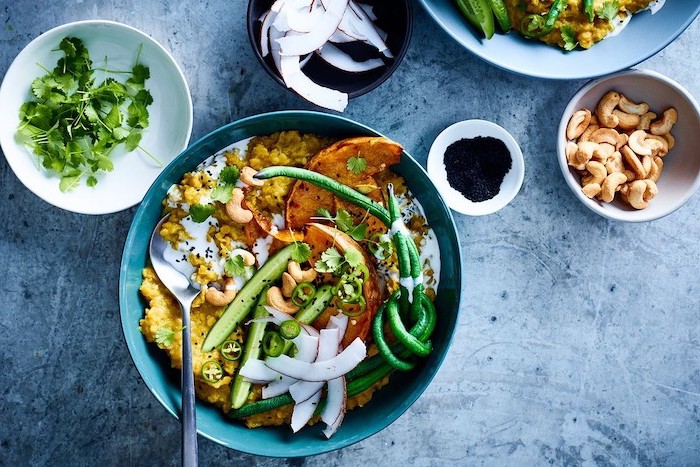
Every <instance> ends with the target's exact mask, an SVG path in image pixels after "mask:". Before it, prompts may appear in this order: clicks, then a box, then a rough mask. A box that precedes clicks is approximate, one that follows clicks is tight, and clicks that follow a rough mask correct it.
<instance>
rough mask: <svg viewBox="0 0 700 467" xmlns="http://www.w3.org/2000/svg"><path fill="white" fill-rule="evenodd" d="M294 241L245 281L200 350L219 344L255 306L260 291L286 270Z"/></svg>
mask: <svg viewBox="0 0 700 467" xmlns="http://www.w3.org/2000/svg"><path fill="white" fill-rule="evenodd" d="M294 248H295V245H294V243H292V244H290V245H287V246H286V247H284V248H282V249H281V250H280V251H278V252H277V253H275V254H274V255H273V256H272V257H271V258H270V259H268V260H267V262H266V263H265V264H263V266H262V267H261V268H260V269H258V271H257V272H256V273H255V275H253V277H251V278H250V280H249V281H248V282H246V283H245V285H244V286H243V288H242V289H241V290H240V291H239V292H238V295H236V298H234V299H233V301H232V302H231V303H229V304H228V305H227V306H226V309H225V310H224V313H223V314H222V315H221V317H220V318H219V320H218V321H217V322H216V323H214V326H213V327H212V328H211V330H210V331H209V334H208V335H207V338H206V339H205V340H204V344H203V345H202V350H203V351H204V352H209V351H211V350H212V349H213V348H215V347H217V346H219V345H221V343H222V342H224V341H225V340H226V339H227V338H228V336H230V335H231V333H232V332H233V331H234V330H235V329H236V326H238V324H239V323H240V322H241V321H243V319H245V317H246V316H248V314H249V313H250V311H251V310H252V309H253V307H254V306H255V303H256V302H257V300H258V296H259V295H260V293H261V291H262V290H263V289H264V288H265V287H267V286H269V285H270V284H271V283H272V282H275V281H276V280H278V279H279V278H280V277H281V276H282V273H283V272H284V271H286V270H287V263H288V262H289V260H290V259H291V257H292V251H294Z"/></svg>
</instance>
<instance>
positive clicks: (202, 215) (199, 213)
mask: <svg viewBox="0 0 700 467" xmlns="http://www.w3.org/2000/svg"><path fill="white" fill-rule="evenodd" d="M214 211H216V208H215V207H214V205H213V204H193V205H192V206H190V217H192V220H193V221H194V222H196V223H198V224H200V223H202V222H204V221H205V220H207V219H208V218H209V216H211V215H212V214H214Z"/></svg>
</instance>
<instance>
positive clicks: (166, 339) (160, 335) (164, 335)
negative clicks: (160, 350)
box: [156, 326, 185, 347]
mask: <svg viewBox="0 0 700 467" xmlns="http://www.w3.org/2000/svg"><path fill="white" fill-rule="evenodd" d="M183 329H185V328H184V327H183V328H180V329H178V330H177V331H173V330H172V329H170V328H169V327H167V326H163V327H161V328H159V329H158V330H157V331H156V343H157V344H158V345H162V346H163V347H170V346H171V345H173V341H174V340H175V334H177V333H178V332H180V331H182V330H183Z"/></svg>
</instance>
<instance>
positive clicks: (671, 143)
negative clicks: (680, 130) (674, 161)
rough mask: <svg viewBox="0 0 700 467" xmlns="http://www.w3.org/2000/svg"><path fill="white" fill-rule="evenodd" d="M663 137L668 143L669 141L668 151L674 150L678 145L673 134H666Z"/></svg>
mask: <svg viewBox="0 0 700 467" xmlns="http://www.w3.org/2000/svg"><path fill="white" fill-rule="evenodd" d="M662 136H663V137H664V138H665V139H666V141H668V150H669V151H670V150H671V149H673V146H675V145H676V138H674V137H673V135H672V134H671V133H666V134H665V135H662Z"/></svg>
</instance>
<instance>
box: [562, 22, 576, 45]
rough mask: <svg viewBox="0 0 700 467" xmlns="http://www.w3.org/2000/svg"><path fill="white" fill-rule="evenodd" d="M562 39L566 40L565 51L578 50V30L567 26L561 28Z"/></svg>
mask: <svg viewBox="0 0 700 467" xmlns="http://www.w3.org/2000/svg"><path fill="white" fill-rule="evenodd" d="M561 38H562V39H564V50H566V51H567V52H570V51H572V50H574V49H575V48H576V46H577V45H578V41H577V40H576V30H575V29H574V28H572V27H571V26H570V25H568V24H566V25H564V26H562V28H561Z"/></svg>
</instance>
